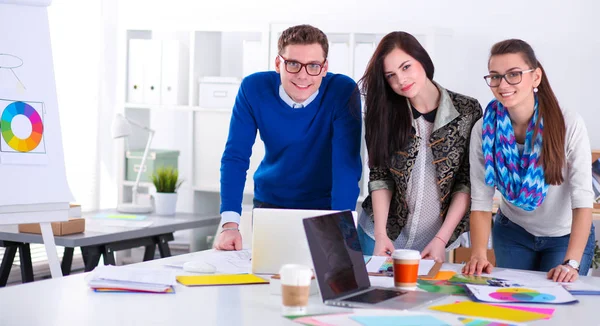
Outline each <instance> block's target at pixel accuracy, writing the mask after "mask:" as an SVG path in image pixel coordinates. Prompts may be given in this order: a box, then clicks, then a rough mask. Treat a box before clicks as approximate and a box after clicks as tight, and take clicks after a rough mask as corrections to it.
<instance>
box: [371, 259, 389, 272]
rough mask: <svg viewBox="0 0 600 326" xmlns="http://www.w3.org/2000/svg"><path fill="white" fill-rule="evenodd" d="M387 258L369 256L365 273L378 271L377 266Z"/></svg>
mask: <svg viewBox="0 0 600 326" xmlns="http://www.w3.org/2000/svg"><path fill="white" fill-rule="evenodd" d="M388 258H389V257H387V256H371V259H369V262H367V273H379V268H380V267H381V265H383V263H385V261H386V259H388Z"/></svg>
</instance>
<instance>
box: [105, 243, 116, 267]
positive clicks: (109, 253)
mask: <svg viewBox="0 0 600 326" xmlns="http://www.w3.org/2000/svg"><path fill="white" fill-rule="evenodd" d="M103 247H104V250H103V251H102V256H103V257H104V265H113V266H115V265H117V263H116V262H115V252H114V251H113V250H112V249H111V248H110V247H109V246H103Z"/></svg>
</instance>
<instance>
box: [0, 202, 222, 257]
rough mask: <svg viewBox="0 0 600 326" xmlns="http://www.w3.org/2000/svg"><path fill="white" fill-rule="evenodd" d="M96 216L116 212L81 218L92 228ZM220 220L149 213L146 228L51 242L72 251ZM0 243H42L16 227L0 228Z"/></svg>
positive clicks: (106, 229)
mask: <svg viewBox="0 0 600 326" xmlns="http://www.w3.org/2000/svg"><path fill="white" fill-rule="evenodd" d="M98 213H106V214H114V213H116V212H115V211H114V210H106V211H98V212H89V213H83V217H85V218H86V222H87V220H93V221H94V224H96V225H95V226H97V225H99V224H101V223H102V221H103V220H102V219H95V218H94V216H95V215H96V214H98ZM220 220H221V218H220V216H218V215H205V214H190V213H177V214H176V215H175V216H158V215H152V214H150V215H148V217H147V218H146V219H144V220H142V221H140V222H142V223H143V222H150V221H151V222H152V224H151V225H149V226H146V227H135V223H138V222H137V221H127V222H128V226H111V225H107V226H102V225H100V228H97V227H95V228H94V229H93V230H87V231H85V232H84V233H78V234H71V235H66V236H62V237H58V236H57V237H54V241H55V243H56V245H57V246H63V247H72V248H74V247H84V246H93V245H98V244H104V243H110V242H116V241H121V240H128V239H136V238H141V237H148V236H154V235H159V234H164V233H170V232H175V231H179V230H187V229H194V228H201V227H205V226H216V225H217V224H218V223H219V221H220ZM118 221H125V220H118ZM0 240H5V241H15V242H26V243H43V241H42V236H41V235H40V234H32V233H19V231H18V229H17V225H3V226H0Z"/></svg>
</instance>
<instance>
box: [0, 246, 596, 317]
mask: <svg viewBox="0 0 600 326" xmlns="http://www.w3.org/2000/svg"><path fill="white" fill-rule="evenodd" d="M202 254H203V252H195V253H191V254H187V255H181V256H173V257H169V258H164V259H159V260H154V261H148V262H144V263H140V264H137V266H140V267H142V266H143V267H145V268H149V269H155V268H169V267H165V266H164V264H165V263H168V262H170V263H176V262H182V261H183V262H185V261H188V260H192V259H195V258H196V259H197V258H198V257H199V256H201V255H202ZM458 268H460V266H459V265H454V264H444V269H454V270H456V269H458ZM180 274H187V273H184V272H183V271H182V272H181V273H180ZM86 275H88V274H78V275H72V276H67V277H64V278H61V279H51V280H44V281H39V282H34V283H27V284H22V285H16V286H11V287H7V288H0V325H3V326H9V325H61V326H67V325H77V326H80V325H102V326H104V325H188V324H189V325H298V324H295V323H293V322H291V321H289V320H287V319H285V318H283V317H281V315H280V311H281V310H280V309H281V297H280V296H276V295H272V294H269V285H243V286H216V287H185V286H182V285H180V284H177V285H176V293H175V294H137V293H95V292H93V291H92V290H90V289H89V288H88V287H87V285H86V282H85V276H86ZM371 279H372V280H373V281H374V283H377V284H375V285H385V284H382V283H386V282H389V285H390V286H391V285H392V283H391V282H392V279H391V278H386V277H372V278H371ZM582 279H583V280H584V282H588V283H591V284H594V285H597V286H600V278H594V277H584V278H582ZM457 298H459V297H455V296H452V297H448V298H446V299H444V301H439V303H440V304H441V303H450V302H453V301H455V300H457ZM459 299H460V298H459ZM578 299H579V300H580V302H579V303H577V304H573V305H556V306H554V305H553V306H550V305H544V306H545V307H553V308H556V312H555V313H554V317H552V319H550V320H542V321H536V322H532V323H529V325H577V324H580V325H597V324H598V312H597V310H598V307H600V296H578ZM308 311H309V313H319V312H335V311H348V310H347V309H343V308H335V307H329V306H325V305H323V304H322V301H321V297H320V296H319V295H313V296H311V297H310V302H309V307H308Z"/></svg>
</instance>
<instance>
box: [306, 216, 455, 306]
mask: <svg viewBox="0 0 600 326" xmlns="http://www.w3.org/2000/svg"><path fill="white" fill-rule="evenodd" d="M303 223H304V229H305V231H306V237H307V240H308V245H309V248H310V252H311V256H312V260H313V263H314V269H315V274H316V277H317V281H318V282H317V283H318V285H319V290H320V292H321V296H322V298H323V302H324V303H325V304H327V305H332V306H343V307H363V308H383V309H411V308H415V307H417V306H421V305H425V304H430V303H431V302H433V301H435V300H438V299H442V298H444V297H446V296H447V295H444V294H439V293H429V292H418V291H404V290H400V289H395V288H385V287H373V286H371V282H370V281H369V275H368V274H367V267H366V266H365V260H364V257H363V254H362V250H361V248H360V243H359V240H358V234H357V232H356V226H355V225H354V222H353V220H352V214H351V213H350V211H343V212H338V213H333V214H329V215H324V216H317V217H312V218H306V219H304V220H303Z"/></svg>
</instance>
